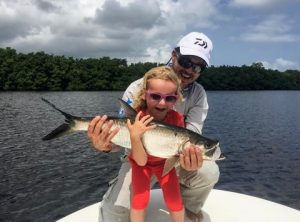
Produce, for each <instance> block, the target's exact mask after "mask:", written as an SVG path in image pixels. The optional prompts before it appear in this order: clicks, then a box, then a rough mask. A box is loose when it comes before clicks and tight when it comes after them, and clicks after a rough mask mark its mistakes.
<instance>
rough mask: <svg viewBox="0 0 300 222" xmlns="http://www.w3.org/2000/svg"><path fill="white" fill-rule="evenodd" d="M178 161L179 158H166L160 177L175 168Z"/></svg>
mask: <svg viewBox="0 0 300 222" xmlns="http://www.w3.org/2000/svg"><path fill="white" fill-rule="evenodd" d="M178 161H179V156H173V157H170V158H168V159H167V160H166V162H165V165H164V170H163V174H162V176H165V175H166V174H168V173H169V172H170V171H171V170H172V169H173V168H174V167H175V165H176V163H177V162H178Z"/></svg>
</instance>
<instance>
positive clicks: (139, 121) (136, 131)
mask: <svg viewBox="0 0 300 222" xmlns="http://www.w3.org/2000/svg"><path fill="white" fill-rule="evenodd" d="M141 114H142V112H141V111H140V112H139V113H138V114H137V115H136V117H135V121H134V123H133V124H132V123H131V122H130V120H129V119H128V120H127V127H128V130H129V133H130V136H131V138H136V139H137V138H138V139H140V138H142V136H143V134H144V133H145V132H146V131H147V130H150V129H154V128H155V127H156V125H149V126H147V125H148V124H149V123H150V122H151V121H152V120H153V117H152V116H150V115H146V116H143V117H142V118H140V117H141Z"/></svg>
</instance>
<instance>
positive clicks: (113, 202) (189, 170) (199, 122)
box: [88, 32, 219, 222]
mask: <svg viewBox="0 0 300 222" xmlns="http://www.w3.org/2000/svg"><path fill="white" fill-rule="evenodd" d="M212 48H213V45H212V42H211V40H210V39H209V38H208V37H207V36H206V35H204V34H203V33H198V32H191V33H189V34H187V35H186V36H184V37H183V38H182V39H181V40H180V41H179V43H178V45H177V47H176V48H175V49H174V50H173V51H172V54H171V59H170V60H171V63H170V64H169V65H170V66H171V67H172V68H173V70H174V71H175V72H176V74H177V75H178V76H179V77H180V79H181V87H182V93H183V98H184V99H183V102H181V103H179V104H178V105H177V106H176V110H177V111H179V112H182V113H183V114H184V116H185V123H186V128H188V129H190V130H193V131H195V132H197V133H200V134H201V132H202V127H203V122H204V120H205V118H206V116H207V111H208V104H207V97H206V93H205V90H204V89H203V87H202V86H201V85H200V84H198V83H197V82H196V80H197V79H198V77H199V76H200V73H201V72H202V71H203V70H204V69H205V68H206V66H208V65H209V59H210V53H211V51H212ZM141 82H142V80H141V79H139V80H137V81H135V82H133V83H132V84H131V85H130V86H129V87H128V88H127V90H126V91H125V93H124V95H123V100H125V101H128V102H129V103H130V101H132V100H133V97H134V95H135V92H136V91H137V89H138V88H139V84H141ZM106 119H107V116H102V117H100V116H97V117H95V118H94V119H93V120H92V121H91V123H90V126H89V130H88V136H89V138H90V139H91V141H92V143H93V145H94V147H95V148H96V149H97V150H100V151H104V152H110V151H112V150H114V149H117V147H116V145H114V144H113V143H112V142H111V139H112V138H113V137H114V135H116V134H117V133H118V129H114V130H112V131H111V132H110V128H111V126H112V122H109V123H108V125H107V126H106V127H105V128H104V129H103V130H101V127H102V125H103V123H104V122H105V120H106ZM177 171H178V175H179V181H180V186H181V193H182V197H183V200H184V206H185V209H186V211H185V212H186V215H187V217H189V218H190V219H191V220H192V221H195V222H197V221H202V218H203V215H202V212H201V208H202V206H203V204H204V202H205V200H206V198H207V196H208V194H209V192H210V191H211V190H212V188H213V186H214V185H215V184H216V183H217V181H218V179H219V169H218V166H217V164H216V163H215V162H213V161H203V159H202V153H201V149H199V147H196V146H194V145H193V144H190V145H189V146H187V147H186V148H185V150H184V151H183V153H182V154H181V155H180V166H178V167H177ZM130 183H131V169H130V164H129V163H128V161H127V159H126V157H124V158H123V161H122V166H121V169H120V171H119V174H118V177H117V178H116V179H115V180H114V181H112V182H111V185H110V187H109V189H108V191H107V192H106V194H105V195H104V196H103V200H102V205H101V207H100V216H99V221H101V222H111V221H120V222H127V221H128V222H129V221H130V217H129V209H130Z"/></svg>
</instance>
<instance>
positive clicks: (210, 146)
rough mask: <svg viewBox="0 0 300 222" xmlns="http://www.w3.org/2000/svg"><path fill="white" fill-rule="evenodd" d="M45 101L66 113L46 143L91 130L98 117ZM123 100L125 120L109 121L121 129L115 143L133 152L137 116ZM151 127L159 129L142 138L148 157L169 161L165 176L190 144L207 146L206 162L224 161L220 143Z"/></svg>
mask: <svg viewBox="0 0 300 222" xmlns="http://www.w3.org/2000/svg"><path fill="white" fill-rule="evenodd" d="M42 100H43V101H45V102H46V103H47V104H49V105H50V106H52V107H53V108H54V109H56V110H57V111H59V112H60V113H62V114H63V115H64V116H65V118H66V119H65V122H64V123H63V124H62V125H60V126H58V127H57V128H56V129H54V130H53V131H52V132H50V133H49V134H47V135H46V136H44V137H43V140H51V139H54V138H57V137H60V136H63V135H65V134H68V133H72V132H76V131H87V130H88V125H89V123H90V121H91V120H92V119H93V118H94V117H78V116H73V115H70V114H68V113H66V112H64V111H62V110H60V109H59V108H57V107H56V106H55V105H53V104H52V103H50V102H49V101H48V100H46V99H44V98H42ZM119 101H120V103H121V106H122V108H123V110H124V112H125V117H112V116H111V117H108V120H113V126H112V128H111V130H113V129H115V128H116V127H118V128H120V131H119V132H118V133H117V134H116V135H115V137H114V138H113V139H112V142H113V143H115V144H116V145H119V146H122V147H125V148H128V149H130V148H131V143H130V135H129V131H128V128H127V123H126V122H127V119H130V121H131V122H134V119H135V116H136V114H137V113H136V111H135V110H134V109H133V108H132V107H131V106H129V105H128V104H127V103H126V102H124V101H123V100H121V99H119ZM150 124H155V125H156V128H155V129H152V130H148V131H146V132H145V133H144V135H143V138H142V141H143V145H144V147H145V150H146V152H147V153H148V154H150V155H152V156H156V157H161V158H166V159H167V161H166V164H165V167H164V173H163V174H166V173H168V172H169V171H170V170H171V169H172V167H173V166H174V165H175V164H176V162H177V161H178V159H179V154H180V153H181V152H182V150H183V149H184V147H185V145H186V144H187V143H188V142H189V143H191V144H194V145H196V146H199V147H203V150H202V153H203V159H205V160H212V161H215V160H219V159H223V158H224V156H223V154H222V153H221V150H220V147H219V142H218V141H217V140H212V139H209V138H206V137H204V136H202V135H200V134H197V133H195V132H193V131H191V130H188V129H186V128H183V127H177V126H173V125H168V124H165V123H162V122H159V121H152V122H151V123H150ZM105 125H106V124H104V126H103V127H105Z"/></svg>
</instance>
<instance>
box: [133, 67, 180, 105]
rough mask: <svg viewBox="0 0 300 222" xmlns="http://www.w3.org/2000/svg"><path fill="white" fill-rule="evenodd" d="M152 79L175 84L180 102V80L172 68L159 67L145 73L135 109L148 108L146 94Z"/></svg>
mask: <svg viewBox="0 0 300 222" xmlns="http://www.w3.org/2000/svg"><path fill="white" fill-rule="evenodd" d="M150 79H162V80H167V81H171V82H173V83H174V84H175V85H176V87H177V90H176V92H175V94H176V95H177V96H178V97H179V101H180V100H181V99H182V94H181V88H180V79H179V78H178V76H177V75H176V73H175V72H174V71H173V69H172V68H170V67H168V66H159V67H155V68H152V69H150V70H149V71H148V72H146V73H145V75H144V78H143V83H142V88H141V89H140V90H139V91H138V93H137V94H136V96H135V98H134V102H133V108H134V109H136V108H138V107H141V108H147V103H146V101H145V93H146V91H147V89H148V82H149V80H150Z"/></svg>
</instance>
